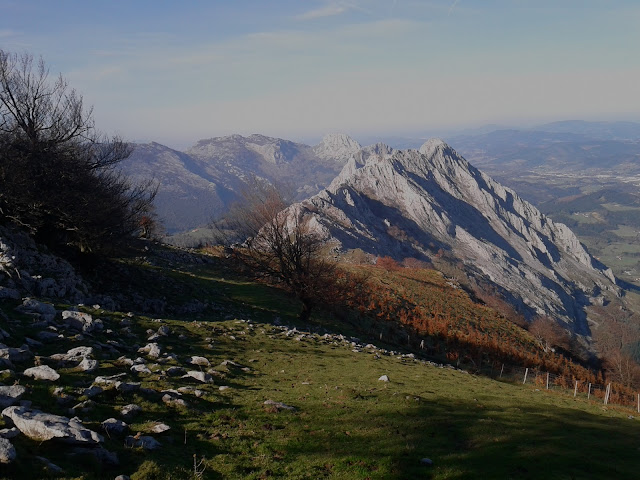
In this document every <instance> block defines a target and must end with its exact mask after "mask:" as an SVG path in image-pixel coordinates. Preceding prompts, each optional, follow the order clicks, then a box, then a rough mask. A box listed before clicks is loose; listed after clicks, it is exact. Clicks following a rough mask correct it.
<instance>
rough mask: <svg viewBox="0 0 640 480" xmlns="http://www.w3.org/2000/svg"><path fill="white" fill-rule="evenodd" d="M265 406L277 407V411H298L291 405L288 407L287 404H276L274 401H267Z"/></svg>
mask: <svg viewBox="0 0 640 480" xmlns="http://www.w3.org/2000/svg"><path fill="white" fill-rule="evenodd" d="M264 405H269V406H271V407H275V408H276V410H289V411H295V409H296V407H292V406H291V405H287V404H286V403H282V402H275V401H273V400H265V402H264Z"/></svg>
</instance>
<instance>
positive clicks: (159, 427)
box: [151, 423, 171, 433]
mask: <svg viewBox="0 0 640 480" xmlns="http://www.w3.org/2000/svg"><path fill="white" fill-rule="evenodd" d="M170 429H171V427H170V426H169V425H167V424H165V423H156V424H155V425H154V426H153V427H151V431H152V432H153V433H163V432H166V431H167V430H170Z"/></svg>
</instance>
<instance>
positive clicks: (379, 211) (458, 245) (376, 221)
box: [292, 140, 618, 336]
mask: <svg viewBox="0 0 640 480" xmlns="http://www.w3.org/2000/svg"><path fill="white" fill-rule="evenodd" d="M292 208H293V209H294V211H296V212H297V213H298V214H299V215H302V216H304V217H306V218H308V219H309V221H310V225H311V226H312V228H314V229H315V230H316V231H317V232H320V233H321V234H322V235H323V236H324V237H325V238H326V239H327V240H332V241H334V242H336V243H337V244H338V245H339V246H340V247H341V248H342V249H345V250H347V249H354V248H361V249H362V250H364V251H365V252H368V253H373V254H376V255H390V256H392V257H395V258H403V257H419V258H425V257H426V258H431V259H434V260H435V259H436V257H441V256H443V255H444V257H446V258H450V259H452V260H453V261H457V262H460V263H461V265H462V266H463V267H462V268H463V269H464V271H465V272H466V274H467V275H469V276H470V277H473V278H477V279H480V280H482V281H483V282H486V283H488V284H490V285H493V286H494V287H495V289H496V290H497V291H499V292H501V294H502V296H503V297H505V298H506V299H507V300H509V301H510V302H511V303H512V304H514V305H515V306H516V307H517V308H518V309H519V310H520V311H521V312H522V313H524V314H525V315H526V316H528V317H529V318H531V317H533V316H534V315H536V314H548V315H552V316H553V317H554V318H558V319H561V320H563V321H564V322H566V326H567V327H568V328H569V329H570V330H572V331H574V332H575V333H577V334H579V335H582V336H588V335H589V326H588V323H587V317H586V313H585V311H584V308H583V307H584V306H585V305H587V304H590V303H602V302H604V301H605V300H604V298H603V295H617V294H618V287H616V285H615V279H614V277H613V275H612V273H611V271H610V270H608V269H606V268H605V267H604V266H602V265H600V264H598V262H597V261H595V260H594V259H593V258H592V257H591V256H590V255H589V254H588V252H587V251H586V250H585V249H584V247H583V246H582V245H581V244H580V242H579V241H578V239H577V238H576V236H575V235H574V234H573V233H572V232H571V231H570V230H569V229H568V228H567V227H566V226H565V225H563V224H556V223H554V222H553V221H551V220H550V219H549V218H547V217H545V216H544V215H542V214H541V213H540V212H539V211H538V210H537V209H536V208H535V207H533V206H532V205H531V204H529V203H528V202H525V201H523V200H522V199H520V198H519V197H518V195H517V194H516V193H515V192H513V191H512V190H510V189H508V188H505V187H503V186H502V185H500V184H498V183H496V182H495V181H493V180H492V179H491V178H489V177H488V176H487V175H485V174H483V173H481V172H480V171H478V170H477V169H475V168H474V167H472V166H471V165H470V164H469V163H468V162H467V161H466V160H464V159H463V158H462V157H460V156H459V155H458V154H457V153H456V152H455V151H454V150H453V149H452V148H450V147H449V146H448V145H447V144H445V143H444V142H442V141H440V140H430V141H428V142H426V143H425V144H424V145H423V146H422V147H421V148H420V150H419V151H416V150H397V151H396V150H393V149H391V148H389V147H387V146H385V145H381V144H380V145H376V146H373V147H368V148H365V149H363V150H361V151H360V152H359V153H358V154H356V155H354V156H353V157H352V158H351V159H350V160H349V161H348V163H347V165H345V168H344V169H343V171H342V172H341V174H340V175H339V176H338V177H337V178H336V179H335V180H334V181H333V182H332V184H331V185H330V186H329V188H327V189H326V190H324V191H322V192H320V193H319V194H318V195H316V196H314V197H312V198H311V199H309V200H308V201H304V202H302V203H300V204H296V205H294V206H293V207H292Z"/></svg>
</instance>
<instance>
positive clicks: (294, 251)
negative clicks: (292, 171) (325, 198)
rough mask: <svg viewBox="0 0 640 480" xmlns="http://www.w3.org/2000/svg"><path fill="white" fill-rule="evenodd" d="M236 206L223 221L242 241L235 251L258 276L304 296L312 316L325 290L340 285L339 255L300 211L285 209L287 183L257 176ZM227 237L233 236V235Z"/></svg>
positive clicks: (304, 311)
mask: <svg viewBox="0 0 640 480" xmlns="http://www.w3.org/2000/svg"><path fill="white" fill-rule="evenodd" d="M242 197H243V200H242V201H241V202H239V203H238V204H236V205H235V206H233V207H232V208H231V210H230V213H229V215H228V216H227V219H226V224H225V227H226V228H227V229H229V230H231V231H233V232H234V235H235V238H236V239H242V241H243V243H242V244H241V246H240V247H239V248H236V254H237V257H238V258H239V259H240V260H241V261H242V262H243V263H244V264H245V265H247V266H249V267H250V269H251V270H252V271H253V273H254V274H256V275H257V276H263V277H268V278H269V279H271V280H275V281H276V282H278V283H279V284H281V285H282V286H284V287H285V288H286V289H287V290H288V291H289V292H291V293H292V294H293V295H294V296H295V297H296V298H298V299H299V300H300V301H301V302H302V311H301V313H300V319H301V320H308V319H309V317H310V315H311V311H312V309H313V308H314V306H316V304H317V303H318V299H319V298H321V297H323V294H325V293H327V292H328V291H330V290H331V289H332V288H334V286H335V285H336V269H337V265H336V262H335V260H333V259H332V258H330V256H328V255H327V253H328V252H327V246H326V245H325V242H324V241H323V240H322V239H321V238H320V237H319V236H318V235H317V234H316V233H315V232H314V231H313V230H312V229H311V228H309V223H308V221H307V220H306V219H305V218H303V216H302V215H301V213H300V212H298V211H295V210H293V209H291V208H289V209H287V206H288V205H289V201H288V199H287V196H286V195H284V194H283V189H281V188H277V187H275V186H273V185H271V184H268V183H266V182H264V181H260V180H259V179H253V180H251V181H250V182H249V185H248V187H247V188H246V189H245V191H244V192H243V195H242ZM224 238H225V239H226V240H227V242H228V241H229V238H230V236H229V235H225V236H224Z"/></svg>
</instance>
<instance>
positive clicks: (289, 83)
mask: <svg viewBox="0 0 640 480" xmlns="http://www.w3.org/2000/svg"><path fill="white" fill-rule="evenodd" d="M639 25H640V2H638V1H637V0H629V1H615V0H554V1H547V0H474V1H471V0H443V1H440V0H424V1H419V0H347V1H337V0H336V1H333V0H327V1H325V0H299V1H284V0H282V1H281V0H270V1H267V0H263V1H244V0H228V1H222V0H220V1H190V0H182V1H180V2H177V1H169V0H155V1H146V0H137V1H136V0H127V1H124V0H111V1H97V0H94V1H89V0H84V1H75V0H59V1H56V2H52V1H50V0H42V1H34V0H0V48H2V49H4V50H7V51H11V52H18V53H21V52H29V53H32V54H34V55H35V56H40V55H42V56H43V58H44V59H45V61H46V62H47V63H48V65H49V67H50V70H51V71H52V73H62V74H63V75H64V76H65V77H66V78H67V79H68V80H69V81H70V83H71V85H72V86H73V87H75V88H76V89H77V90H78V91H80V93H82V94H83V95H84V98H85V101H86V102H87V103H89V104H92V105H93V106H94V113H95V118H96V121H97V124H98V127H99V128H100V129H101V130H103V131H105V132H106V133H110V134H113V133H117V134H119V135H121V136H123V137H124V138H126V139H129V140H134V141H150V140H154V141H157V142H159V143H163V144H166V145H170V146H174V147H178V148H183V147H186V146H188V145H191V144H193V143H195V141H196V140H198V139H201V138H209V137H213V136H220V135H227V134H230V133H241V134H249V133H263V134H267V135H273V136H279V137H283V138H291V139H305V138H317V137H320V136H322V135H323V134H324V133H327V132H338V131H340V132H345V133H349V134H351V135H354V136H355V137H356V138H357V136H359V135H375V134H380V135H386V136H389V135H419V134H422V133H424V134H427V133H428V132H433V131H441V130H447V129H452V128H464V127H471V126H479V125H483V124H487V123H501V124H513V125H527V124H535V123H539V122H545V121H553V120H566V119H586V120H636V121H637V120H640V94H639V93H640V54H638V47H640V28H638V26H639Z"/></svg>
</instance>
